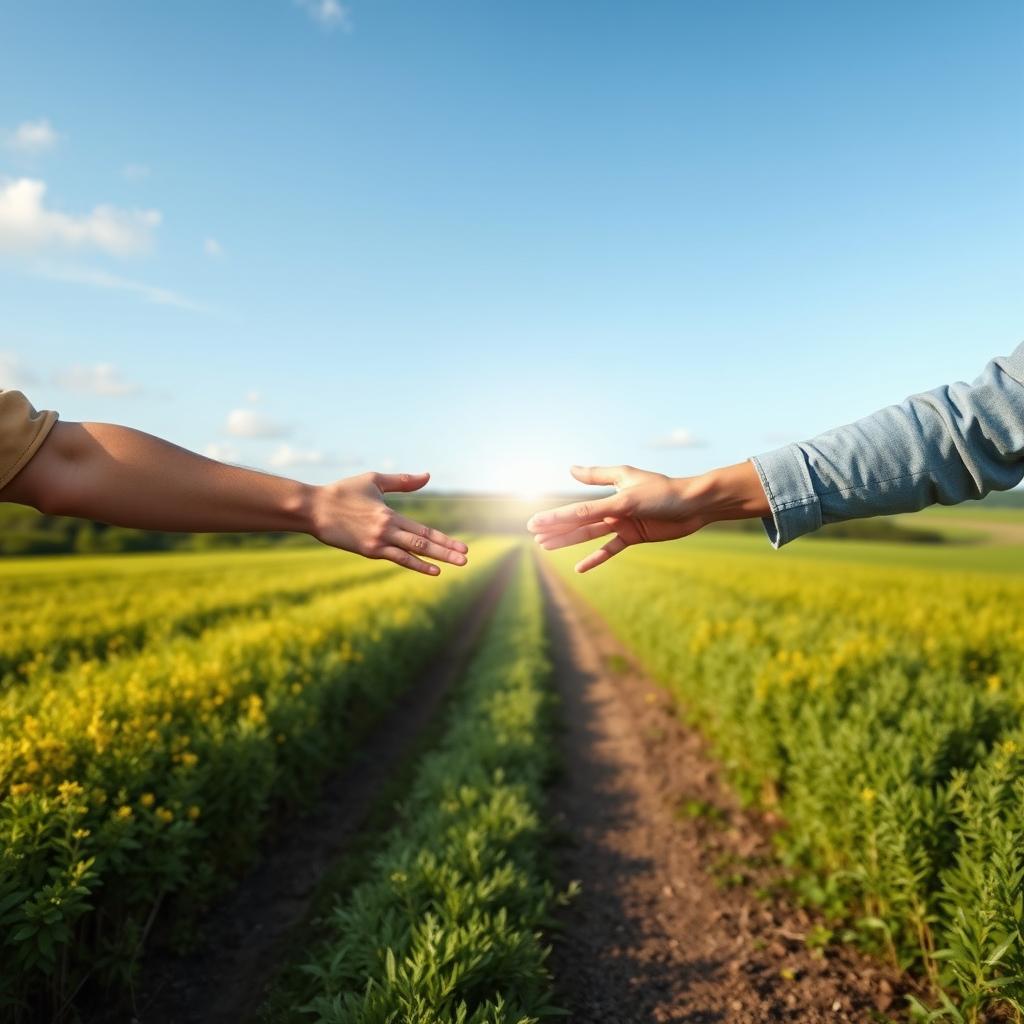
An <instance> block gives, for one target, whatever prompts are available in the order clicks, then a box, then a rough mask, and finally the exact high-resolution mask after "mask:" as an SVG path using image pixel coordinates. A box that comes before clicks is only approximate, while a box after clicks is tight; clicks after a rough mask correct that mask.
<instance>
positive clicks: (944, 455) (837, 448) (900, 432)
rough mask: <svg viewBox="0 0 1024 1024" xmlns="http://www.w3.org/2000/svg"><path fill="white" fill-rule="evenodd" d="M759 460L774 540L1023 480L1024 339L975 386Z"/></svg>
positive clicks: (931, 394) (947, 390)
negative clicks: (844, 521) (1023, 342)
mask: <svg viewBox="0 0 1024 1024" xmlns="http://www.w3.org/2000/svg"><path fill="white" fill-rule="evenodd" d="M751 461H752V462H753V464H754V467H755V468H756V470H757V472H758V475H759V476H760V478H761V484H762V486H763V487H764V492H765V495H766V496H767V498H768V504H769V507H770V508H771V517H770V518H765V519H764V526H765V530H766V531H767V533H768V539H769V540H770V541H771V542H772V544H773V545H774V546H775V547H777V548H778V547H781V546H782V545H783V544H787V543H789V541H791V540H795V539H796V538H797V537H800V536H803V534H805V533H810V532H811V531H812V530H816V529H818V527H820V526H822V525H824V524H826V523H837V522H841V521H842V520H845V519H858V518H861V517H864V516H885V515H892V514H894V513H896V512H916V511H917V510H918V509H922V508H924V507H925V506H926V505H934V504H940V505H955V504H957V503H958V502H961V501H966V500H967V499H968V498H982V497H984V496H985V495H986V494H988V493H989V491H1004V490H1008V489H1009V488H1011V487H1013V486H1015V485H1016V484H1018V483H1020V481H1021V479H1022V478H1024V344H1022V345H1019V346H1018V347H1017V348H1016V349H1015V350H1014V352H1013V354H1012V355H1009V356H1004V357H1000V358H998V359H993V360H992V361H991V362H990V363H989V364H988V365H987V366H986V367H985V369H984V371H983V372H982V374H981V376H980V377H978V379H977V380H976V381H974V383H973V384H963V383H957V384H949V385H946V386H944V387H940V388H935V389H934V390H932V391H926V392H924V393H923V394H920V395H912V396H911V397H910V398H908V399H907V400H906V401H905V402H902V403H901V404H900V405H890V406H888V407H887V408H885V409H881V410H880V411H879V412H876V413H875V414H874V415H872V416H866V417H865V418H864V419H861V420H857V421H856V422H855V423H850V424H848V425H847V426H845V427H838V428H836V429H835V430H829V431H827V432H826V433H824V434H821V435H819V436H818V437H815V438H813V439H812V440H810V441H802V442H799V443H796V444H790V445H787V446H786V447H785V448H779V449H776V450H775V451H771V452H767V453H766V454H763V455H758V456H755V457H754V458H753V459H751Z"/></svg>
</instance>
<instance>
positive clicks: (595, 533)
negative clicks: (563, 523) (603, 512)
mask: <svg viewBox="0 0 1024 1024" xmlns="http://www.w3.org/2000/svg"><path fill="white" fill-rule="evenodd" d="M614 532H615V527H614V526H612V525H611V524H610V523H605V522H601V523H588V524H587V525H586V526H577V527H576V529H575V530H566V531H564V532H562V533H538V534H537V536H536V537H534V538H533V539H534V540H535V541H536V542H537V543H538V544H539V545H540V546H541V547H542V548H544V550H545V551H556V550H557V549H558V548H567V547H570V546H571V545H573V544H580V543H582V542H583V541H585V540H596V539H597V538H598V537H604V536H606V535H607V534H609V533H614Z"/></svg>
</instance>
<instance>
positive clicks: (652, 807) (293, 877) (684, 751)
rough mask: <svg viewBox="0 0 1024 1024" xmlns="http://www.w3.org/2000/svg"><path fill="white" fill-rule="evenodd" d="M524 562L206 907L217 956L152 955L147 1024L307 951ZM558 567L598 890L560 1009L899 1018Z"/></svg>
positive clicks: (764, 826) (559, 964)
mask: <svg viewBox="0 0 1024 1024" xmlns="http://www.w3.org/2000/svg"><path fill="white" fill-rule="evenodd" d="M511 570H512V563H511V562H509V563H507V564H506V565H505V566H504V567H503V568H502V569H501V570H499V572H498V573H497V575H496V577H495V579H494V580H493V581H492V582H491V584H490V585H489V586H488V588H487V590H486V592H485V594H484V596H483V597H482V598H481V599H480V600H479V601H478V602H477V603H476V605H475V606H474V608H473V610H472V612H471V613H470V615H469V617H468V619H467V621H466V622H465V623H464V624H463V625H462V626H461V627H460V628H459V631H458V634H457V636H456V637H455V639H454V641H453V644H452V646H451V648H450V649H449V650H448V651H447V652H446V653H445V655H444V656H443V657H442V658H441V659H439V661H438V662H437V663H436V664H435V665H434V666H433V667H432V668H431V669H430V670H429V671H428V672H426V673H425V674H424V676H423V677H422V678H421V680H420V681H419V682H418V683H417V685H416V686H415V687H413V688H412V689H411V690H410V691H409V692H408V693H407V694H406V695H405V697H404V698H403V699H402V700H400V701H399V703H398V705H397V706H396V707H395V709H394V710H393V711H392V712H391V713H390V714H389V715H388V716H387V717H386V719H385V720H384V721H382V722H381V723H380V724H379V725H378V727H377V728H376V729H375V730H374V731H373V732H372V734H371V735H370V736H369V737H368V738H367V740H366V741H365V743H364V745H363V746H362V748H361V750H360V753H359V754H358V755H357V757H356V758H355V759H354V760H353V761H352V762H350V763H349V765H348V766H347V767H346V768H345V770H344V771H342V772H341V773H339V775H338V776H337V777H335V778H333V779H331V780H330V781H329V783H328V785H327V787H326V789H325V792H324V796H323V798H322V800H321V801H320V803H319V805H318V806H317V808H316V809H315V810H314V811H313V812H312V813H310V814H309V815H307V816H306V817H305V818H303V819H302V820H301V821H297V822H295V823H293V824H292V826H290V828H289V829H288V833H287V835H286V836H284V837H283V838H282V839H281V841H280V842H278V843H277V845H275V846H274V847H273V848H272V849H270V850H268V852H267V854H266V856H265V857H264V859H263V861H262V862H261V864H260V865H259V867H258V868H257V869H256V870H255V871H254V872H253V873H252V874H251V875H250V876H249V877H248V878H246V879H245V880H244V881H243V882H242V883H241V884H240V886H239V887H238V888H237V889H236V890H235V891H234V893H233V894H232V896H231V898H230V899H229V900H227V901H226V902H225V904H224V905H222V906H221V907H218V908H217V909H216V910H215V911H214V912H213V913H212V914H211V916H210V919H209V920H208V921H207V922H205V924H204V936H205V942H204V946H203V948H202V949H200V950H199V951H197V952H196V953H195V954H193V955H192V956H189V957H186V958H176V957H170V956H166V955H165V956H156V957H153V958H151V959H150V961H149V963H148V964H147V965H146V968H145V970H144V973H143V980H144V989H143V990H142V991H141V992H140V993H139V994H138V998H137V1000H136V1013H135V1018H134V1019H135V1020H136V1021H138V1022H140V1024H198V1022H211V1024H227V1022H231V1024H244V1022H245V1021H247V1020H249V1019H251V1018H252V1016H253V1015H254V1013H255V1012H256V1010H257V1009H258V1007H259V1005H260V1004H261V1002H262V1000H263V998H264V994H265V991H266V986H267V983H268V982H269V981H270V980H271V979H272V978H273V976H274V974H275V971H276V970H277V969H278V967H279V966H280V964H281V963H282V962H283V961H284V960H286V959H287V957H288V956H289V955H294V953H295V952H296V951H297V950H296V949H294V948H290V944H292V943H293V941H297V940H295V935H296V930H297V928H298V927H299V926H300V925H301V924H302V922H303V921H305V920H306V919H307V917H308V914H309V911H310V907H311V904H312V901H313V898H314V896H315V894H316V891H317V886H318V884H319V882H320V881H321V879H322V878H323V877H324V875H325V874H326V873H327V872H328V871H329V869H330V868H331V866H332V865H333V864H334V863H335V862H336V861H337V860H338V858H339V857H340V856H342V855H343V854H344V852H345V850H346V849H347V848H348V847H349V846H350V844H351V842H352V840H353V837H355V836H356V835H357V834H358V832H359V830H360V828H361V827H362V826H363V824H364V822H365V820H366V818H367V815H368V814H369V812H370V810H371V809H372V808H373V806H374V804H375V803H376V802H377V801H379V799H380V794H381V792H382V791H383V790H384V788H385V786H386V785H387V783H388V780H389V774H390V771H391V770H392V768H393V766H394V765H395V764H396V763H401V761H402V760H403V756H405V755H407V753H408V751H409V750H410V749H412V748H413V747H414V745H415V743H416V741H417V738H418V737H419V736H421V735H422V734H423V731H424V730H425V728H426V727H427V726H428V724H429V723H430V721H431V720H432V719H433V717H434V715H435V713H436V711H437V710H438V708H439V706H440V704H441V702H442V700H443V698H444V695H445V693H446V692H447V690H448V688H449V687H450V685H451V684H452V682H453V681H454V680H455V679H456V678H457V676H458V674H459V673H460V671H461V670H462V668H463V667H464V665H465V663H466V661H467V659H468V657H469V655H470V653H471V650H472V648H473V645H474V643H475V641H476V639H477V638H478V637H479V635H480V633H481V632H482V630H483V628H484V626H485V625H486V622H487V621H488V619H489V618H490V615H491V612H492V611H493V609H494V607H495V605H496V604H497V601H498V599H499V598H500V596H501V593H502V591H503V590H504V588H505V586H506V584H507V582H508V579H509V576H510V573H511ZM543 579H544V586H545V596H546V601H547V610H548V621H549V629H550V634H551V643H552V653H553V659H554V662H555V676H556V682H557V685H558V689H559V691H560V693H561V696H562V700H563V708H564V722H565V727H564V732H563V734H562V735H561V737H560V739H561V741H562V743H561V746H562V749H563V752H564V768H565V770H564V777H563V778H562V780H561V781H560V782H559V783H558V784H557V785H556V787H555V789H554V792H553V794H552V812H553V815H554V819H555V823H556V827H557V828H558V830H559V832H560V833H561V834H562V836H563V837H564V841H563V842H562V844H561V845H560V846H559V849H558V857H557V861H558V867H559V871H560V875H561V881H562V883H563V884H565V883H567V882H568V881H569V880H570V879H579V880H580V881H581V882H582V883H583V893H582V895H581V896H580V897H579V898H578V899H577V900H576V901H575V903H574V904H573V905H572V907H571V908H570V909H569V910H567V911H566V912H565V913H564V914H563V915H562V920H561V925H562V928H561V930H560V931H558V932H556V933H555V934H554V935H553V943H554V955H553V960H552V968H553V971H554V974H555V979H556V983H557V986H558V999H557V1002H558V1003H559V1004H560V1005H566V1006H569V1007H570V1008H571V1010H572V1016H571V1017H570V1020H571V1021H573V1022H576V1024H649V1022H650V1024H654V1022H659V1024H660V1022H668V1021H672V1022H683V1021H685V1022H691V1024H697V1022H709V1024H710V1022H730V1024H733V1022H734V1024H753V1022H770V1021H789V1022H806V1024H817V1022H824V1021H830V1022H831V1021H878V1020H883V1019H886V1018H887V1016H888V1015H890V1014H895V1013H896V1012H897V1011H898V1008H899V1006H900V1005H901V1004H902V999H901V989H900V982H899V981H898V979H897V978H896V977H895V976H893V975H892V974H891V973H890V972H887V971H886V970H884V969H883V968H881V967H880V966H879V965H878V964H876V963H873V962H871V961H869V960H867V959H866V958H863V957H859V956H857V955H855V954H853V953H850V952H848V951H844V950H837V949H830V950H828V951H827V952H826V953H822V952H821V951H812V950H811V949H809V948H808V946H807V943H806V942H805V938H806V936H807V935H808V933H809V931H810V930H811V929H812V928H813V926H814V924H815V922H814V921H812V920H811V918H810V917H809V916H808V915H807V914H806V913H805V912H803V911H801V910H799V909H797V908H794V907H792V906H789V905H788V904H787V903H786V902H785V901H784V900H782V899H781V898H779V897H776V896H773V897H770V898H768V899H763V898H761V899H759V898H758V897H757V896H756V895H755V894H756V892H757V891H758V890H759V889H765V888H767V887H770V886H771V885H772V883H773V882H775V881H777V879H778V873H777V869H776V868H773V867H771V866H770V865H771V857H770V835H771V827H772V822H770V821H769V820H766V819H765V818H764V817H763V816H759V815H756V814H752V813H750V812H744V811H741V810H740V809H739V808H738V807H737V805H736V803H735V801H734V800H733V799H732V798H731V796H730V793H729V791H728V788H727V787H726V786H724V785H723V784H722V783H721V781H720V780H719V769H718V767H717V766H716V764H715V762H714V760H713V759H712V758H711V757H710V756H709V755H708V753H707V751H706V749H705V746H704V744H703V742H702V740H701V739H700V737H699V736H698V735H697V734H696V733H694V732H692V731H691V730H688V729H686V728H685V727H684V726H683V725H682V724H681V723H680V719H679V716H678V714H677V713H676V710H675V709H674V708H673V706H672V704H671V702H670V701H669V699H668V697H667V696H666V694H665V693H664V691H663V690H661V689H660V688H658V687H657V686H655V685H654V684H652V683H651V682H650V680H648V679H647V678H645V677H644V675H643V674H642V673H641V672H640V671H639V670H637V668H636V667H635V666H634V665H633V664H632V663H631V660H630V659H629V657H628V655H627V654H626V652H625V651H624V650H623V649H622V648H621V646H620V645H619V644H618V643H617V642H616V641H615V639H614V638H613V637H612V635H611V633H610V631H609V630H608V628H607V627H606V626H605V625H604V623H602V622H601V621H600V620H599V619H598V618H597V616H596V615H595V614H594V613H593V612H592V611H590V610H589V609H587V608H586V607H584V606H583V605H582V603H581V602H580V601H579V599H578V598H576V597H574V596H572V595H571V594H570V593H569V592H568V591H567V590H566V588H565V586H564V584H562V583H561V582H560V581H558V580H557V578H555V577H554V576H553V574H551V573H549V572H547V571H545V572H544V573H543ZM684 805H687V806H688V807H689V809H690V810H689V813H686V814H682V815H681V814H680V813H679V809H680V807H682V806H684ZM879 1011H881V1013H879ZM882 1014H885V1015H886V1016H882ZM99 1019H100V1018H97V1021H98V1020H99ZM118 1019H123V1018H118Z"/></svg>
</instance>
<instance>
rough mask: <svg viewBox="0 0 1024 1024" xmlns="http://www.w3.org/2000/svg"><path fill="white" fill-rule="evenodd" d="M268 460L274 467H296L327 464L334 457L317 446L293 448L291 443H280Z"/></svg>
mask: <svg viewBox="0 0 1024 1024" xmlns="http://www.w3.org/2000/svg"><path fill="white" fill-rule="evenodd" d="M267 462H268V463H269V464H270V465H271V466H273V467H274V469H295V468H296V467H299V466H326V465H330V464H331V463H332V462H333V459H332V458H331V457H330V456H329V455H327V453H326V452H322V451H319V450H318V449H316V448H305V449H302V448H293V447H292V446H291V445H290V444H279V445H278V446H277V447H276V448H275V449H274V450H273V451H272V452H271V453H270V458H269V459H268V460H267Z"/></svg>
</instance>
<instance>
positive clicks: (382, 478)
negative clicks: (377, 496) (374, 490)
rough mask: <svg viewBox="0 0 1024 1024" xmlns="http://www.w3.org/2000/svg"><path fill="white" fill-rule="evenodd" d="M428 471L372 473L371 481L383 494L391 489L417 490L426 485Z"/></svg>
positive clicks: (428, 476) (428, 477)
mask: <svg viewBox="0 0 1024 1024" xmlns="http://www.w3.org/2000/svg"><path fill="white" fill-rule="evenodd" d="M429 479H430V474H429V473H374V474H373V482H374V483H375V484H376V485H377V486H378V487H379V488H380V490H381V491H383V492H384V494H388V493H390V492H392V491H418V490H419V489H420V488H421V487H424V486H426V483H427V481H428V480H429Z"/></svg>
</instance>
